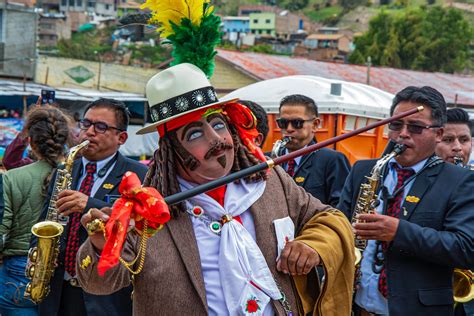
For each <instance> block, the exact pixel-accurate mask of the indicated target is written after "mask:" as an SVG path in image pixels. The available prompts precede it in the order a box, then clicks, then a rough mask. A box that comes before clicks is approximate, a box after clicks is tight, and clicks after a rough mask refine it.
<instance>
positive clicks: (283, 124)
mask: <svg viewBox="0 0 474 316" xmlns="http://www.w3.org/2000/svg"><path fill="white" fill-rule="evenodd" d="M312 121H314V118H312V119H309V120H303V119H294V120H287V119H284V118H279V119H277V120H276V122H277V125H278V127H279V128H282V129H287V128H288V125H289V124H291V126H293V128H295V129H301V128H303V125H304V122H312Z"/></svg>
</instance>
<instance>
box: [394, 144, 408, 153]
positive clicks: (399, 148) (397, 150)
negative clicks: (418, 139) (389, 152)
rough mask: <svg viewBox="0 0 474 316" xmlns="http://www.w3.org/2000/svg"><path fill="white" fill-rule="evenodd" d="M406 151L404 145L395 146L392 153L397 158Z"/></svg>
mask: <svg viewBox="0 0 474 316" xmlns="http://www.w3.org/2000/svg"><path fill="white" fill-rule="evenodd" d="M406 149H407V145H405V144H396V145H395V148H394V149H393V151H394V152H395V153H396V154H397V156H399V155H401V154H402V153H403V152H404V151H405V150H406Z"/></svg>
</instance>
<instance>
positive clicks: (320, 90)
mask: <svg viewBox="0 0 474 316" xmlns="http://www.w3.org/2000/svg"><path fill="white" fill-rule="evenodd" d="M333 84H340V86H341V89H340V92H341V93H340V95H336V94H331V85H333ZM290 94H303V95H306V96H308V97H310V98H312V99H314V100H315V101H316V103H317V105H318V110H319V112H320V113H344V114H350V115H357V116H364V117H370V118H377V119H380V118H385V117H388V116H389V110H390V106H391V104H392V99H393V94H390V93H387V92H385V91H382V90H380V89H377V88H374V87H372V86H368V85H365V84H361V83H355V82H347V81H342V80H335V79H326V78H321V77H316V76H289V77H282V78H276V79H269V80H264V81H260V82H256V83H254V84H251V85H248V86H246V87H243V88H240V89H237V90H235V91H233V92H231V93H229V94H228V95H226V96H225V97H223V98H222V99H223V100H229V99H232V98H240V99H242V100H251V101H254V102H256V103H258V104H260V105H261V106H263V108H265V110H266V111H267V112H268V113H278V108H279V105H280V100H281V99H282V98H283V97H285V96H287V95H290Z"/></svg>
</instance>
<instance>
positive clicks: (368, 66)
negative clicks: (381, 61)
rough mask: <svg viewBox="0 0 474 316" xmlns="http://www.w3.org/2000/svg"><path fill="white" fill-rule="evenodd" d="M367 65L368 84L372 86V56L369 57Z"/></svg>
mask: <svg viewBox="0 0 474 316" xmlns="http://www.w3.org/2000/svg"><path fill="white" fill-rule="evenodd" d="M365 65H366V66H367V85H369V86H370V66H372V58H371V57H370V56H369V57H367V62H366V63H365Z"/></svg>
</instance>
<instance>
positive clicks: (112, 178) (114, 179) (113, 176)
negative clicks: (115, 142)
mask: <svg viewBox="0 0 474 316" xmlns="http://www.w3.org/2000/svg"><path fill="white" fill-rule="evenodd" d="M117 154H118V156H117V161H116V162H115V165H114V166H113V167H112V170H111V171H110V173H109V175H108V176H107V178H105V180H104V182H103V183H102V185H101V186H100V188H99V189H98V190H97V192H96V193H95V195H94V198H95V199H99V200H103V199H104V197H105V195H106V194H109V193H110V192H111V191H112V190H113V189H114V188H115V187H116V186H117V185H120V182H121V181H122V176H123V174H124V171H125V170H126V165H125V160H124V158H123V156H122V155H121V154H120V153H117ZM105 184H109V185H108V186H105V187H104V185H105Z"/></svg>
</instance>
